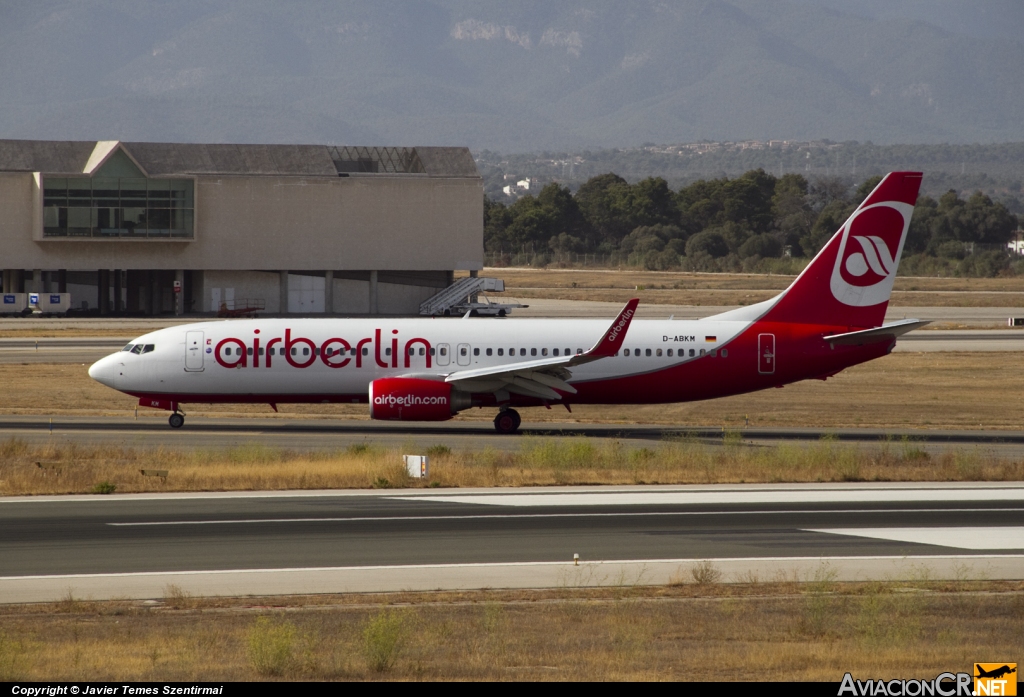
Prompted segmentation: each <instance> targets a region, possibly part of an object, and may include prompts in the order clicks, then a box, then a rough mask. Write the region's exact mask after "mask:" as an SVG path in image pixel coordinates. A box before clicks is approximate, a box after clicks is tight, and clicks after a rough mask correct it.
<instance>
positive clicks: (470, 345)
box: [90, 318, 750, 401]
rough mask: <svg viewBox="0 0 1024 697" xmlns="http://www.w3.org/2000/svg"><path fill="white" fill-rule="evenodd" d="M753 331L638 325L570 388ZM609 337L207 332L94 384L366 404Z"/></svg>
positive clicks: (265, 328) (534, 324)
mask: <svg viewBox="0 0 1024 697" xmlns="http://www.w3.org/2000/svg"><path fill="white" fill-rule="evenodd" d="M749 325H750V322H747V321H707V320H700V321H669V320H658V321H655V320H636V321H634V322H633V323H632V325H631V326H630V327H629V331H628V334H627V335H626V337H625V341H624V342H623V343H622V350H620V351H619V352H618V354H616V355H615V356H610V357H608V358H605V359H602V360H598V361H594V362H593V363H588V364H585V365H580V366H578V367H576V368H574V369H573V371H572V378H571V380H569V382H570V383H573V384H577V383H586V382H590V381H595V380H605V379H610V378H619V377H626V376H631V375H638V374H644V373H651V372H656V371H659V370H662V369H665V368H669V367H672V366H676V365H679V364H682V363H686V362H689V361H693V360H697V359H699V358H700V357H701V356H703V355H705V354H707V353H711V352H712V351H717V350H719V349H721V348H722V347H723V346H725V345H726V344H727V343H728V342H729V340H730V339H732V338H733V337H735V336H736V335H737V334H739V333H740V332H741V331H742V330H743V329H744V328H746V327H747V326H749ZM607 327H608V320H606V319H601V320H564V319H500V320H499V319H482V318H481V319H426V318H424V319H253V320H231V321H223V322H203V323H196V324H190V325H182V326H176V327H170V328H168V329H161V330H159V331H156V332H152V333H150V334H146V335H144V336H140V337H139V338H137V339H135V340H134V341H132V343H131V344H130V345H129V346H138V345H142V346H143V347H144V349H143V350H145V351H146V352H145V353H143V352H142V351H141V350H139V351H137V352H135V353H133V352H132V351H122V352H119V353H115V354H112V355H110V356H108V357H106V358H104V359H102V360H101V361H99V362H97V363H96V364H95V365H94V366H93V367H92V368H91V369H90V375H91V376H92V377H94V378H95V379H97V380H99V381H100V382H102V383H104V384H106V385H108V386H110V387H113V388H115V389H117V390H120V391H122V392H127V393H129V394H136V395H143V394H144V395H150V396H156V395H188V396H189V397H190V398H192V399H191V401H203V400H202V399H200V398H201V397H202V396H209V397H214V398H216V399H215V401H227V398H228V397H230V396H232V395H235V396H238V397H239V398H240V399H239V400H238V401H246V398H247V396H249V395H252V396H256V395H259V396H260V397H261V398H263V397H269V396H274V395H278V396H281V397H282V398H284V399H282V401H286V399H288V398H290V400H291V401H296V400H297V399H298V398H299V397H301V396H307V397H308V398H309V399H308V401H321V400H318V399H317V397H318V396H322V397H324V399H325V400H327V399H329V400H331V401H334V400H336V399H337V398H338V397H341V396H350V399H351V400H355V399H356V398H357V397H361V398H362V399H363V400H365V397H366V394H367V391H368V388H369V385H370V383H371V382H373V381H374V380H377V379H379V378H383V377H390V376H413V377H424V378H434V379H443V378H444V376H446V375H448V374H450V373H453V372H456V371H460V370H470V369H475V368H486V367H491V366H495V367H496V366H501V365H508V364H514V363H522V362H524V361H531V360H539V359H543V358H546V357H554V356H564V355H566V352H569V353H570V354H576V353H581V352H584V351H587V350H588V349H589V348H590V347H591V346H593V345H594V344H595V342H597V341H598V340H599V339H601V337H602V334H603V332H604V331H605V330H606V329H607ZM286 340H287V341H288V342H289V345H287V346H286ZM286 349H287V351H286ZM410 350H411V352H412V355H408V354H409V352H410ZM627 351H628V355H627ZM243 352H244V355H242V354H243ZM353 353H355V354H356V355H353ZM306 364H308V365H306ZM679 398H680V399H683V398H684V397H683V396H682V395H680V397H679ZM260 401H264V399H260ZM302 401H307V400H302ZM640 401H643V400H640Z"/></svg>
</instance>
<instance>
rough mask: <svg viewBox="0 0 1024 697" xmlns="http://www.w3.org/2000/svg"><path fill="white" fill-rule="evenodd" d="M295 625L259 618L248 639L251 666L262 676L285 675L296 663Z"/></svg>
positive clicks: (253, 625)
mask: <svg viewBox="0 0 1024 697" xmlns="http://www.w3.org/2000/svg"><path fill="white" fill-rule="evenodd" d="M295 635H296V631H295V625H293V624H292V623H291V622H287V621H285V620H274V619H272V618H269V617H257V618H256V621H255V622H253V624H252V627H251V628H250V629H249V632H248V637H247V642H246V643H247V647H248V657H249V664H250V665H251V666H252V668H253V670H254V671H256V673H257V674H259V675H262V676H267V675H272V676H281V675H284V674H285V673H286V672H287V671H288V670H289V669H290V668H291V667H292V664H293V663H294V661H295Z"/></svg>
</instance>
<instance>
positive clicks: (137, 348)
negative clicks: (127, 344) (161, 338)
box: [132, 344, 143, 353]
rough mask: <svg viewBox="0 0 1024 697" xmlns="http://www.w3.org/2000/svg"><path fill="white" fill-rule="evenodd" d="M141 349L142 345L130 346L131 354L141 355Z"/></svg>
mask: <svg viewBox="0 0 1024 697" xmlns="http://www.w3.org/2000/svg"><path fill="white" fill-rule="evenodd" d="M142 348H143V345H142V344H135V345H134V346H132V353H142Z"/></svg>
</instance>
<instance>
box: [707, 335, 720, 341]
mask: <svg viewBox="0 0 1024 697" xmlns="http://www.w3.org/2000/svg"><path fill="white" fill-rule="evenodd" d="M704 341H718V337H717V336H706V337H704Z"/></svg>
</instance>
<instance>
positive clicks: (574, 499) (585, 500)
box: [394, 487, 1024, 508]
mask: <svg viewBox="0 0 1024 697" xmlns="http://www.w3.org/2000/svg"><path fill="white" fill-rule="evenodd" d="M394 498H395V499H398V500H400V501H437V502H439V503H474V504H480V505H484V506H534V507H538V508H540V507H546V506H664V505H670V506H671V505H677V506H680V505H681V506H693V505H700V504H713V505H721V504H730V503H743V504H758V503H760V504H765V503H802V504H808V503H889V502H892V503H910V502H917V501H951V502H964V503H967V502H970V501H1024V488H1020V487H1007V488H1005V489H994V488H993V489H988V488H986V489H967V488H965V489H923V488H922V489H845V490H844V489H804V490H799V489H791V490H781V491H771V490H763V489H762V490H759V491H667V492H636V493H627V492H623V493H617V492H615V493H613V492H609V493H607V494H604V493H580V494H484V495H468V496H465V495H464V496H459V495H455V496H417V497H415V498H413V497H405V496H395V497H394Z"/></svg>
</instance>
